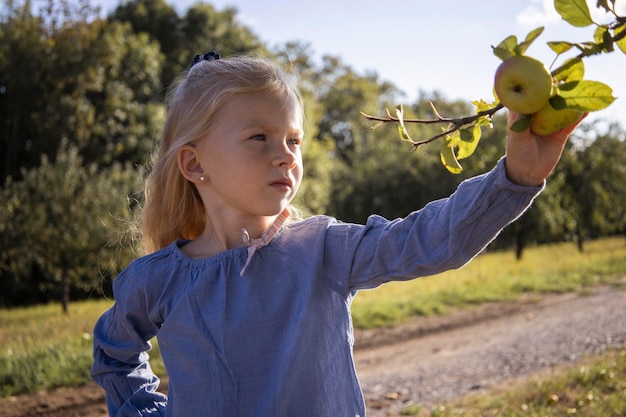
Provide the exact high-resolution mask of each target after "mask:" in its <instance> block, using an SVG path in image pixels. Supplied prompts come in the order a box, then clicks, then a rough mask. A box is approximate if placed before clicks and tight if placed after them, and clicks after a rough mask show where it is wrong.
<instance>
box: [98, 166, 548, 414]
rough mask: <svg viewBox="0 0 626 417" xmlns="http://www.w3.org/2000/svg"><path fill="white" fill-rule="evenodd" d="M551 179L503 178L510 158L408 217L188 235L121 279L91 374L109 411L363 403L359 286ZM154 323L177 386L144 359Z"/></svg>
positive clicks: (451, 264)
mask: <svg viewBox="0 0 626 417" xmlns="http://www.w3.org/2000/svg"><path fill="white" fill-rule="evenodd" d="M541 189H542V187H523V186H518V185H515V184H513V183H511V182H510V181H508V180H507V178H506V175H505V170H504V159H503V160H501V161H500V162H499V163H498V165H497V166H496V168H495V169H494V170H493V171H491V172H490V173H488V174H485V175H482V176H478V177H475V178H472V179H470V180H467V181H464V182H463V183H462V184H461V185H460V186H459V188H458V189H457V191H456V192H455V193H454V194H453V195H452V196H451V197H449V198H447V199H442V200H437V201H434V202H431V203H429V204H428V205H426V206H425V207H424V208H423V209H421V210H419V211H416V212H413V213H411V214H409V215H408V216H407V217H405V218H403V219H396V220H392V221H390V220H386V219H384V218H382V217H379V216H371V217H370V218H369V219H368V221H367V222H366V224H364V225H357V224H348V223H341V222H338V221H336V220H335V219H333V218H331V217H327V216H316V217H311V218H308V219H306V220H303V221H300V222H296V223H292V224H290V225H288V226H286V227H284V228H283V229H282V230H281V231H280V233H278V234H277V235H276V236H275V237H274V238H273V239H272V240H271V241H270V242H269V243H268V244H267V245H266V246H264V247H262V248H260V249H258V250H257V251H256V252H255V253H254V255H253V258H252V259H251V262H249V264H248V265H247V266H246V268H245V272H244V273H243V274H241V271H242V269H243V267H244V265H246V261H247V260H248V251H247V248H245V247H242V248H235V249H231V250H228V251H225V252H222V253H220V254H218V255H216V256H213V257H211V258H206V259H191V258H189V257H187V256H186V255H185V254H184V253H183V252H182V251H181V249H180V248H181V246H182V245H184V244H185V243H186V242H184V241H179V242H174V243H172V244H171V245H170V246H168V247H166V248H164V249H162V250H160V251H158V252H156V253H153V254H150V255H147V256H145V257H142V258H139V259H137V260H135V261H134V262H133V263H131V264H130V265H129V266H128V267H127V268H126V269H125V270H124V271H122V272H121V273H120V274H119V275H118V277H117V278H116V279H115V282H114V294H115V304H114V305H113V307H112V308H111V309H110V310H108V311H107V312H105V313H104V314H103V315H102V317H101V318H100V319H99V321H98V323H97V324H96V327H95V331H94V333H95V334H94V364H93V368H92V376H93V378H94V379H95V380H96V381H97V382H98V383H99V384H100V385H101V386H102V387H103V388H104V389H105V391H106V395H107V404H108V407H109V412H110V415H111V416H155V415H158V416H168V417H170V416H171V417H199V416H207V417H209V416H216V417H218V416H219V417H223V416H245V417H255V416H259V417H261V416H262V417H277V416H298V417H307V416H311V417H326V416H327V417H339V416H342V417H343V416H346V417H347V416H350V417H354V416H359V417H363V416H365V404H364V400H363V395H362V393H361V388H360V385H359V382H358V379H357V375H356V371H355V368H354V362H353V356H352V347H353V330H352V322H351V316H350V303H351V301H352V299H353V297H354V296H355V295H356V294H357V291H358V290H360V289H366V288H374V287H377V286H379V285H381V284H383V283H385V282H388V281H392V280H408V279H413V278H417V277H422V276H427V275H432V274H436V273H439V272H442V271H444V270H449V269H454V268H459V267H461V266H463V265H464V264H465V263H467V262H468V261H469V260H471V259H472V258H473V257H474V256H476V254H478V253H479V252H481V251H482V250H483V249H484V248H485V247H486V246H487V245H488V244H489V242H491V241H492V240H493V239H494V238H495V237H496V236H497V234H498V233H499V232H500V230H501V229H502V228H503V227H504V226H506V225H507V224H508V223H510V222H511V221H513V220H514V219H516V218H517V217H518V216H519V215H520V214H521V213H522V212H523V211H524V210H525V209H526V208H527V207H528V206H529V205H530V204H531V203H532V201H533V199H534V198H535V197H536V195H537V194H538V193H539V192H540V191H541ZM154 336H156V337H157V339H158V342H159V347H160V349H161V354H162V357H163V361H164V363H165V367H166V369H167V373H168V376H169V388H168V395H167V397H166V396H165V395H162V394H160V393H158V392H156V388H157V387H158V383H159V380H158V379H157V378H156V376H154V374H153V373H152V371H151V369H150V366H149V364H148V355H147V353H146V352H147V351H148V350H149V349H150V344H149V342H148V341H149V340H150V339H151V338H152V337H154Z"/></svg>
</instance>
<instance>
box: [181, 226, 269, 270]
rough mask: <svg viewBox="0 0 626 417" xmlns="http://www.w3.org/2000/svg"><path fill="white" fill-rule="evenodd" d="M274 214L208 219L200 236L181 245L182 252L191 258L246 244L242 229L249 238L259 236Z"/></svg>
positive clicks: (208, 255)
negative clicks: (246, 217) (249, 217)
mask: <svg viewBox="0 0 626 417" xmlns="http://www.w3.org/2000/svg"><path fill="white" fill-rule="evenodd" d="M275 218H276V216H270V217H256V218H251V219H241V218H229V217H222V218H220V219H219V220H218V219H215V218H213V219H208V218H207V223H206V227H205V228H204V231H203V232H202V234H201V235H200V236H198V237H197V238H196V239H194V240H193V241H191V242H189V243H188V244H186V245H185V246H183V248H182V250H183V252H184V253H185V254H186V255H187V256H189V257H191V258H196V259H200V258H208V257H211V256H215V255H217V254H218V253H221V252H224V251H227V250H229V249H233V248H238V247H242V246H246V245H247V244H246V242H245V240H244V234H243V231H242V229H245V230H246V232H247V233H248V236H249V238H251V239H256V238H259V237H260V236H261V235H262V234H263V232H264V231H265V230H267V229H268V228H269V227H270V226H271V225H272V223H273V221H274V219H275Z"/></svg>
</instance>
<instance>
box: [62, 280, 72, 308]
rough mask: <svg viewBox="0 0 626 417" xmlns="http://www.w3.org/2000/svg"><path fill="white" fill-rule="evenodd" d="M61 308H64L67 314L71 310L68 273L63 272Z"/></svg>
mask: <svg viewBox="0 0 626 417" xmlns="http://www.w3.org/2000/svg"><path fill="white" fill-rule="evenodd" d="M61 306H62V307H63V313H64V314H67V313H68V312H69V309H70V282H69V280H68V278H67V273H66V272H63V276H62V277H61Z"/></svg>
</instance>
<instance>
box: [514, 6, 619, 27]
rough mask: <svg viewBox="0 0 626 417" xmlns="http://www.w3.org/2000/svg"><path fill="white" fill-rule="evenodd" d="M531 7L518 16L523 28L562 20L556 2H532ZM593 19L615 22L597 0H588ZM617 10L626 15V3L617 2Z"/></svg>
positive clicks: (517, 18)
mask: <svg viewBox="0 0 626 417" xmlns="http://www.w3.org/2000/svg"><path fill="white" fill-rule="evenodd" d="M530 3H531V4H530V5H529V6H527V7H526V8H525V9H524V10H522V12H520V13H519V14H518V15H517V16H516V22H517V24H519V25H521V26H529V27H530V26H532V27H537V26H546V25H548V24H550V23H555V22H558V21H560V20H561V16H559V14H558V13H557V12H556V10H555V9H554V0H530ZM587 6H588V7H589V11H590V13H591V18H592V19H593V20H594V21H595V22H597V23H606V22H610V21H612V20H614V17H613V15H608V14H607V12H606V11H605V10H604V9H603V8H599V7H597V2H596V1H595V0H587ZM615 10H616V12H617V13H618V14H619V15H620V16H624V15H625V14H626V1H616V2H615Z"/></svg>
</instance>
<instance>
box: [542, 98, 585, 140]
mask: <svg viewBox="0 0 626 417" xmlns="http://www.w3.org/2000/svg"><path fill="white" fill-rule="evenodd" d="M583 114H584V112H582V111H580V110H575V109H561V110H557V109H555V108H554V107H552V104H550V102H549V101H548V102H547V103H546V105H545V106H543V107H542V108H541V109H539V111H537V112H535V114H533V115H532V119H531V121H530V131H531V132H533V133H534V134H536V135H539V136H546V135H550V134H552V133H554V132H557V131H559V130H561V129H563V128H564V127H567V126H569V125H571V124H573V123H576V122H577V121H579V120H580V119H581V118H582V117H583Z"/></svg>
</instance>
